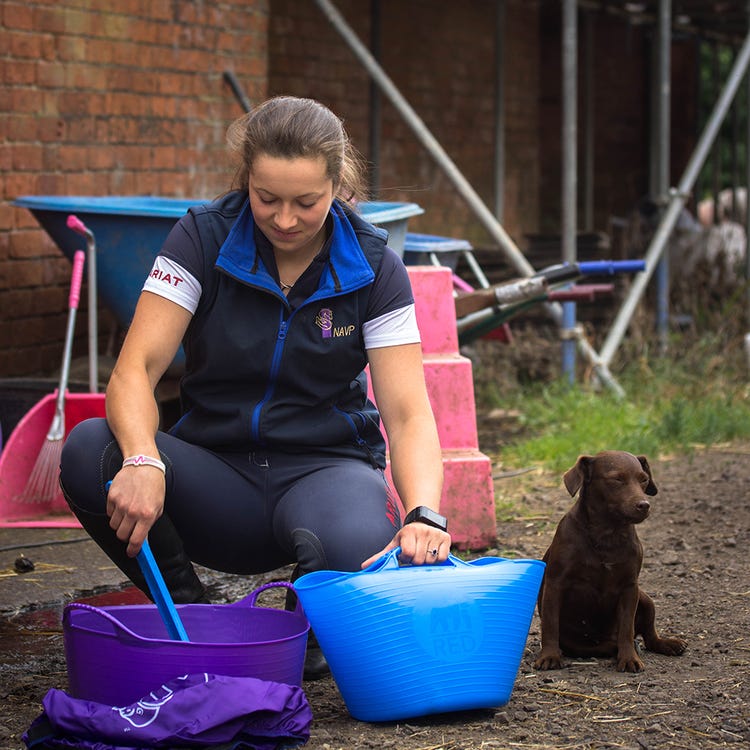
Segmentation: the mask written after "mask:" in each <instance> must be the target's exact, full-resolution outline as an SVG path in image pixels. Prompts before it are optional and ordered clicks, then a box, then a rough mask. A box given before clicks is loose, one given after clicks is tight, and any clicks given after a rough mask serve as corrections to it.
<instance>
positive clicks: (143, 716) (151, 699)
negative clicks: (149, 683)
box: [112, 685, 174, 732]
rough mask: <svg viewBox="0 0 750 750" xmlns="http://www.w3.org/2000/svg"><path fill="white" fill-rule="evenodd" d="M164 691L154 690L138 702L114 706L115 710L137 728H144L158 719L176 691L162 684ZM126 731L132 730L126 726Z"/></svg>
mask: <svg viewBox="0 0 750 750" xmlns="http://www.w3.org/2000/svg"><path fill="white" fill-rule="evenodd" d="M161 690H163V691H164V692H163V693H160V692H159V691H156V690H154V691H153V692H152V693H149V694H148V695H147V696H146V697H145V698H141V699H140V700H139V701H138V702H136V703H133V704H132V705H130V706H125V707H124V708H118V707H117V706H112V710H113V711H117V712H118V713H119V714H120V716H121V717H122V718H123V719H125V721H127V722H128V723H129V724H131V725H132V726H134V727H135V728H136V729H143V727H147V726H148V725H149V724H152V723H153V722H155V721H156V719H157V718H158V716H159V711H160V710H161V708H162V706H164V704H165V703H169V701H171V700H172V698H173V697H174V691H173V690H172V689H171V688H168V687H167V686H166V685H162V686H161ZM125 731H126V732H127V731H130V730H129V728H126V729H125Z"/></svg>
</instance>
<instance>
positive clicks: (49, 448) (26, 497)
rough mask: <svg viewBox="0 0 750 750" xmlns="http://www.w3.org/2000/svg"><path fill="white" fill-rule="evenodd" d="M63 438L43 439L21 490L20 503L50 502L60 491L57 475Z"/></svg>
mask: <svg viewBox="0 0 750 750" xmlns="http://www.w3.org/2000/svg"><path fill="white" fill-rule="evenodd" d="M62 447H63V440H62V439H59V440H50V439H49V437H48V438H46V439H45V441H44V443H43V445H42V448H41V450H40V451H39V455H38V456H37V458H36V463H35V464H34V468H33V469H32V470H31V473H30V474H29V479H28V481H27V482H26V486H25V487H24V489H23V492H22V493H21V494H20V495H18V498H17V499H18V500H19V501H20V502H22V503H51V502H52V501H53V500H54V499H55V498H56V497H57V495H58V494H59V492H60V485H59V482H58V476H59V473H60V457H61V455H62Z"/></svg>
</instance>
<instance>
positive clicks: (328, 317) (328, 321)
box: [315, 307, 333, 339]
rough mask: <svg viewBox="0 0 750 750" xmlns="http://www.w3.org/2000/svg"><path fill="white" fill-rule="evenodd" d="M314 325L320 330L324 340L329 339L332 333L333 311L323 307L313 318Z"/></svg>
mask: <svg viewBox="0 0 750 750" xmlns="http://www.w3.org/2000/svg"><path fill="white" fill-rule="evenodd" d="M315 324H316V325H317V326H318V327H319V328H320V330H321V331H322V334H323V338H324V339H330V338H331V334H332V333H333V310H331V308H330V307H323V308H321V309H320V312H318V314H317V315H316V316H315Z"/></svg>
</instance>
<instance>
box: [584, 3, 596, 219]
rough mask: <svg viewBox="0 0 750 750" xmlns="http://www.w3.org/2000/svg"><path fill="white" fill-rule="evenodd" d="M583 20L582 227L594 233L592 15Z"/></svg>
mask: <svg viewBox="0 0 750 750" xmlns="http://www.w3.org/2000/svg"><path fill="white" fill-rule="evenodd" d="M584 19H585V26H584V30H585V35H586V36H585V39H586V41H585V45H586V58H585V59H586V70H585V74H584V75H585V79H584V80H585V87H586V88H585V95H584V104H583V106H584V108H585V113H584V123H585V125H584V129H585V133H584V149H585V151H584V155H583V163H584V167H583V172H584V175H583V227H584V229H585V230H586V231H587V232H593V231H594V38H595V37H594V14H593V13H592V12H591V11H586V13H585V15H584Z"/></svg>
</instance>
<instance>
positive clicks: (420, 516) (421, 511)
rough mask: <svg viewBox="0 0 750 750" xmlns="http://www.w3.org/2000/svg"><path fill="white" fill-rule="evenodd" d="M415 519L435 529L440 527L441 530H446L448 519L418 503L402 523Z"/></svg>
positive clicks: (412, 521)
mask: <svg viewBox="0 0 750 750" xmlns="http://www.w3.org/2000/svg"><path fill="white" fill-rule="evenodd" d="M415 521H419V522H421V523H426V524H429V525H430V526H434V527H435V528H436V529H442V530H443V531H447V530H448V520H447V519H446V518H445V516H441V515H440V514H439V513H436V512H435V511H434V510H432V508H428V507H427V506H426V505H420V506H419V507H417V508H414V510H412V511H410V512H409V513H408V514H407V516H406V518H405V519H404V523H414V522H415Z"/></svg>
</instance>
